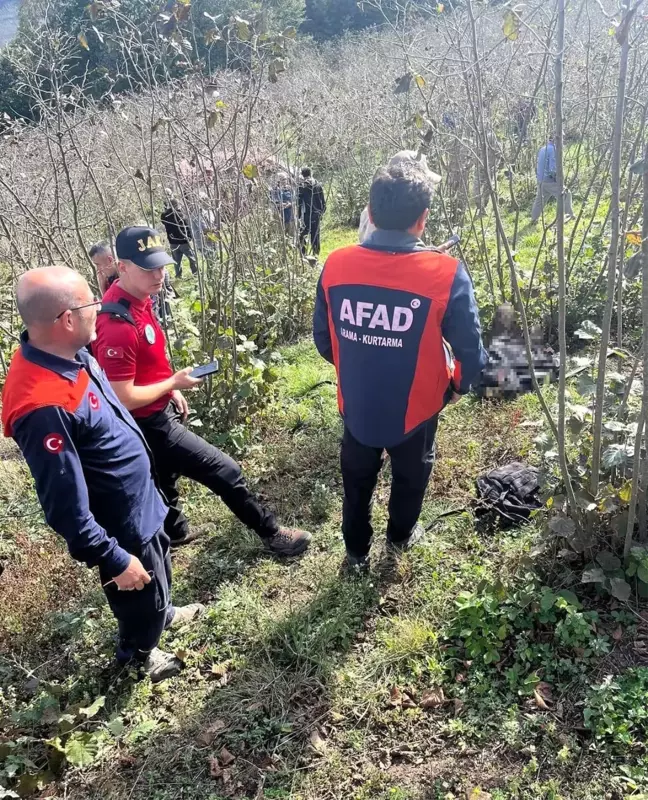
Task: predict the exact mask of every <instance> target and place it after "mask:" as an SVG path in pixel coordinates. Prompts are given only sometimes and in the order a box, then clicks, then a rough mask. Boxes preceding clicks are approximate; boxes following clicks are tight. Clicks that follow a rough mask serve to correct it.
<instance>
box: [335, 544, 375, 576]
mask: <svg viewBox="0 0 648 800" xmlns="http://www.w3.org/2000/svg"><path fill="white" fill-rule="evenodd" d="M370 567H371V560H370V559H369V555H368V554H367V555H366V556H354V555H353V553H350V552H349V551H348V550H347V554H346V558H345V559H344V561H343V562H342V571H343V572H346V573H347V575H357V576H362V575H366V574H367V573H368V572H369V568H370Z"/></svg>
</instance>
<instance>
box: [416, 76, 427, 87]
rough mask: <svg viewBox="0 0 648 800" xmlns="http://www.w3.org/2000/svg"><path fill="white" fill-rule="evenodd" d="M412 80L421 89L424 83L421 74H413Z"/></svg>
mask: <svg viewBox="0 0 648 800" xmlns="http://www.w3.org/2000/svg"><path fill="white" fill-rule="evenodd" d="M414 81H415V82H416V85H417V86H418V88H419V89H423V88H424V86H425V84H426V81H425V78H424V77H423V76H422V75H415V76H414Z"/></svg>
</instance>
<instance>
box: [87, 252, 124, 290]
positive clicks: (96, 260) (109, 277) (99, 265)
mask: <svg viewBox="0 0 648 800" xmlns="http://www.w3.org/2000/svg"><path fill="white" fill-rule="evenodd" d="M88 255H89V256H90V260H91V261H92V263H93V264H94V266H95V269H96V270H97V280H98V281H99V291H100V292H101V294H104V292H105V291H106V290H107V289H108V287H109V286H110V284H111V283H112V282H113V281H116V280H117V278H118V277H119V273H118V271H117V260H116V258H115V255H114V253H113V251H112V249H111V247H110V245H109V244H108V242H97V243H96V244H93V245H92V247H91V248H90V250H89V251H88Z"/></svg>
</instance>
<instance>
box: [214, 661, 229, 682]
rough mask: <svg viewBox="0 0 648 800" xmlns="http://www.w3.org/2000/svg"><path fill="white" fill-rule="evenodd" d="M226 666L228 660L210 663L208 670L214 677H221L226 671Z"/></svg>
mask: <svg viewBox="0 0 648 800" xmlns="http://www.w3.org/2000/svg"><path fill="white" fill-rule="evenodd" d="M228 666H229V662H227V661H224V662H223V663H222V664H212V665H211V669H210V670H209V671H210V673H211V674H212V675H214V676H215V677H216V678H222V677H223V675H224V674H225V673H226V672H227V668H228Z"/></svg>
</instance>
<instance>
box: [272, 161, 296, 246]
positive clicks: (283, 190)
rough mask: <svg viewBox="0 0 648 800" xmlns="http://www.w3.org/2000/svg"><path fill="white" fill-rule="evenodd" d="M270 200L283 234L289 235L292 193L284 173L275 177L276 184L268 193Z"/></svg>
mask: <svg viewBox="0 0 648 800" xmlns="http://www.w3.org/2000/svg"><path fill="white" fill-rule="evenodd" d="M270 198H271V200H272V204H273V205H274V207H275V209H276V210H277V214H278V216H279V219H280V221H281V226H282V228H283V229H284V232H287V233H290V232H291V231H292V223H293V193H292V189H291V188H290V180H289V178H288V175H287V174H286V173H285V172H280V173H279V174H278V175H277V183H276V184H275V186H274V188H273V190H272V192H271V193H270Z"/></svg>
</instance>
